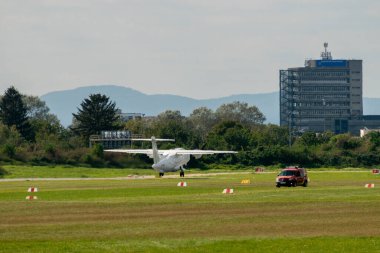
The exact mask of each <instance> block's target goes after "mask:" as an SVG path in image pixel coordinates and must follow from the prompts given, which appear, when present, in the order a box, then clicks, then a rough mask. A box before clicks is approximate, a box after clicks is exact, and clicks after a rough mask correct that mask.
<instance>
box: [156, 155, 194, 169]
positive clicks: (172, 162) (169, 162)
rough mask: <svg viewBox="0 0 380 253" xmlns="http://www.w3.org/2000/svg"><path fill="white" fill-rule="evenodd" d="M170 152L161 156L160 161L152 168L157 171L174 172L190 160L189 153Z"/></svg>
mask: <svg viewBox="0 0 380 253" xmlns="http://www.w3.org/2000/svg"><path fill="white" fill-rule="evenodd" d="M170 151H171V150H169V151H168V152H166V153H164V154H162V155H161V156H160V161H159V162H157V163H155V164H153V165H152V168H153V169H154V170H155V171H157V172H161V173H164V172H174V171H177V170H179V169H181V168H182V166H183V165H186V164H187V163H188V162H189V161H190V155H189V154H183V155H182V154H181V155H179V154H175V153H174V152H170Z"/></svg>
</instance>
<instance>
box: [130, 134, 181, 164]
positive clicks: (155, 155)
mask: <svg viewBox="0 0 380 253" xmlns="http://www.w3.org/2000/svg"><path fill="white" fill-rule="evenodd" d="M131 140H132V141H151V142H152V151H153V163H155V164H156V163H158V162H159V161H160V155H159V154H158V148H157V142H158V141H175V140H174V139H156V137H154V136H152V137H151V138H150V139H131Z"/></svg>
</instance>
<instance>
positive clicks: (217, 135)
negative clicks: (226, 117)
mask: <svg viewBox="0 0 380 253" xmlns="http://www.w3.org/2000/svg"><path fill="white" fill-rule="evenodd" d="M249 143H250V131H249V129H248V128H247V127H244V126H243V125H242V124H240V123H237V122H235V121H224V122H221V123H219V124H217V125H216V126H214V128H213V129H212V130H211V132H210V133H209V135H208V136H207V147H208V148H211V149H221V150H235V151H243V150H247V149H249Z"/></svg>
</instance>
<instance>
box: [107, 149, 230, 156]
mask: <svg viewBox="0 0 380 253" xmlns="http://www.w3.org/2000/svg"><path fill="white" fill-rule="evenodd" d="M104 151H106V152H114V153H127V154H146V155H153V151H152V149H106V150H104ZM157 151H158V154H160V155H162V154H168V153H170V154H175V155H212V154H236V153H237V152H236V151H223V150H199V149H193V150H186V149H169V150H163V149H161V150H157Z"/></svg>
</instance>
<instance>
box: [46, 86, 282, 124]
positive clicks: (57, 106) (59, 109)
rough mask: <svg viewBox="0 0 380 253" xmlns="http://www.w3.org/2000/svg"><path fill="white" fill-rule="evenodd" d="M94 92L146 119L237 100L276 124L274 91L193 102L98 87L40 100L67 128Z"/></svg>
mask: <svg viewBox="0 0 380 253" xmlns="http://www.w3.org/2000/svg"><path fill="white" fill-rule="evenodd" d="M94 93H101V94H105V95H107V96H109V97H110V99H111V100H112V101H115V102H116V106H117V107H118V108H120V109H121V110H122V111H123V112H140V113H144V114H145V115H147V116H155V115H158V114H159V113H161V112H164V111H166V110H179V111H180V112H181V114H182V115H185V116H188V115H190V113H191V112H192V111H193V110H194V109H196V108H198V107H201V106H205V107H207V108H210V109H212V110H215V109H217V108H218V107H219V106H220V105H222V104H224V103H231V102H234V101H241V102H246V103H248V104H249V105H255V106H257V107H258V108H259V109H260V111H261V112H262V113H264V115H265V117H266V119H267V120H266V122H267V123H273V124H278V123H279V121H278V118H279V115H278V112H279V104H278V100H279V98H278V92H272V93H263V94H241V95H232V96H228V97H222V98H215V99H193V98H188V97H183V96H176V95H163V94H159V95H147V94H144V93H142V92H139V91H136V90H133V89H131V88H126V87H121V86H115V85H102V86H88V87H80V88H76V89H72V90H64V91H55V92H50V93H47V94H45V95H43V96H41V99H42V100H44V101H45V102H46V104H47V105H48V107H49V108H50V110H51V112H52V113H54V114H56V115H57V117H58V118H59V120H60V121H61V123H62V124H63V125H64V126H68V125H70V124H71V121H72V113H76V112H77V111H78V109H77V108H78V107H79V106H80V103H81V102H82V101H83V99H84V98H87V97H88V96H89V95H90V94H94Z"/></svg>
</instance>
